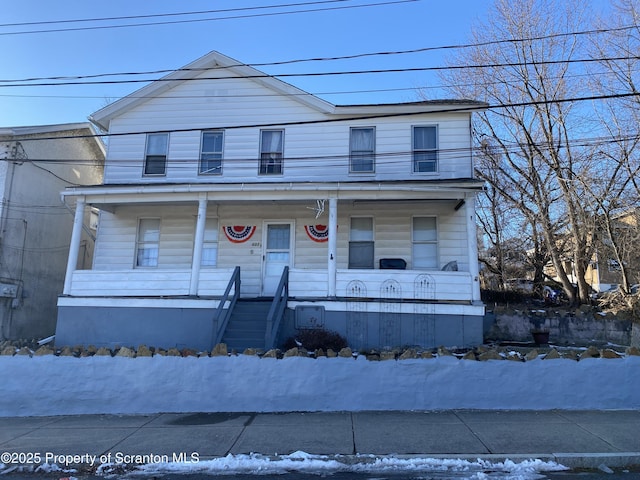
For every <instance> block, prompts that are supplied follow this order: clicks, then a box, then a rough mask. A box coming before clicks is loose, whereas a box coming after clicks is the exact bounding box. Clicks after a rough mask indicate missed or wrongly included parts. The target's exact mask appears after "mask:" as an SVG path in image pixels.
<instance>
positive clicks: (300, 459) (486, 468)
mask: <svg viewBox="0 0 640 480" xmlns="http://www.w3.org/2000/svg"><path fill="white" fill-rule="evenodd" d="M563 470H567V468H566V467H564V466H562V465H560V464H558V463H555V462H544V461H542V460H525V461H523V462H520V463H515V462H512V461H510V460H506V461H505V462H499V463H492V462H487V461H484V460H477V461H475V462H472V461H468V460H457V459H435V458H397V457H374V456H371V455H358V456H355V457H342V456H339V455H337V456H326V455H310V454H308V453H306V452H294V453H292V454H290V455H283V456H280V457H277V458H271V457H267V456H264V455H257V454H251V455H227V456H226V457H222V458H216V459H213V460H205V461H201V462H198V463H157V464H150V465H144V466H141V467H138V468H137V469H136V472H137V473H140V474H144V475H155V474H167V473H182V474H185V473H186V474H194V473H199V474H207V475H236V474H245V475H267V474H269V475H276V474H285V473H290V472H299V473H313V474H333V473H338V472H341V473H344V472H350V473H365V474H367V473H370V474H381V473H393V472H412V473H427V472H429V473H438V474H451V475H453V474H462V473H464V478H475V479H485V478H489V475H490V477H491V478H510V479H514V480H515V479H532V478H539V477H538V474H539V473H541V472H557V471H563Z"/></svg>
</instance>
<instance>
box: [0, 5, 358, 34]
mask: <svg viewBox="0 0 640 480" xmlns="http://www.w3.org/2000/svg"><path fill="white" fill-rule="evenodd" d="M347 1H351V0H322V1H315V2H304V3H281V4H275V5H262V6H258V7H239V8H225V9H218V10H196V11H191V12H174V13H156V14H148V15H126V16H121V17H99V18H76V19H67V20H43V21H38V22H16V23H0V28H1V27H24V26H31V25H58V24H65V23H83V22H107V21H113V20H137V19H140V18H163V17H177V16H183V15H202V14H209V13H228V12H241V11H248V10H249V11H250V10H264V9H270V8H284V7H298V6H306V5H317V4H322V3H337V2H347Z"/></svg>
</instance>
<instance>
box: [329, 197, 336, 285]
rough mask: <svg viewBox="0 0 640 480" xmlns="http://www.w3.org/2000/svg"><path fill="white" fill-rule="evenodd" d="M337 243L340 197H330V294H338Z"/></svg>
mask: <svg viewBox="0 0 640 480" xmlns="http://www.w3.org/2000/svg"><path fill="white" fill-rule="evenodd" d="M337 245H338V199H337V198H329V241H328V248H327V262H328V263H327V275H328V280H329V282H328V289H327V290H328V291H327V293H328V295H329V297H335V296H336V277H337V271H338V269H337V267H336V265H337V263H336V262H337V248H336V247H337Z"/></svg>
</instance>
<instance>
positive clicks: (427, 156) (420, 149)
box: [412, 125, 438, 173]
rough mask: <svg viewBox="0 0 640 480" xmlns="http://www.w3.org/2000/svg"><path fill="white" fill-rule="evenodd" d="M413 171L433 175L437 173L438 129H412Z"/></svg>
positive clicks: (425, 127) (421, 127)
mask: <svg viewBox="0 0 640 480" xmlns="http://www.w3.org/2000/svg"><path fill="white" fill-rule="evenodd" d="M412 141H413V148H412V152H413V171H414V172H416V173H433V172H437V171H438V127H436V126H435V125H429V126H416V127H413V140H412Z"/></svg>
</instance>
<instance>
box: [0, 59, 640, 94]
mask: <svg viewBox="0 0 640 480" xmlns="http://www.w3.org/2000/svg"><path fill="white" fill-rule="evenodd" d="M624 60H640V57H639V56H624V57H599V58H580V59H563V60H540V61H537V62H536V63H535V64H536V65H559V64H560V65H566V64H573V63H597V62H603V61H624ZM530 65H531V64H529V63H526V62H515V63H492V64H483V65H451V66H436V67H409V68H385V69H371V70H343V71H333V72H306V73H282V74H274V75H270V74H267V73H259V74H255V75H242V76H241V77H234V79H237V78H240V79H246V80H249V79H254V78H274V77H277V78H283V77H320V76H338V75H362V74H380V73H403V72H429V71H442V70H467V69H477V68H487V69H491V68H507V67H528V66H530ZM236 66H240V65H236ZM204 70H211V69H204ZM228 79H229V77H226V76H217V77H193V78H179V79H175V78H168V77H163V78H157V79H153V78H145V79H131V80H91V81H72V80H70V81H64V82H40V83H6V82H11V81H12V80H0V88H2V87H4V88H10V87H53V86H69V85H115V84H124V83H149V82H186V81H189V82H190V81H204V80H228Z"/></svg>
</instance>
